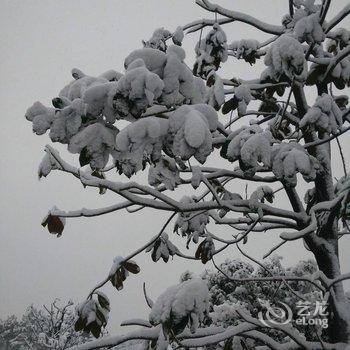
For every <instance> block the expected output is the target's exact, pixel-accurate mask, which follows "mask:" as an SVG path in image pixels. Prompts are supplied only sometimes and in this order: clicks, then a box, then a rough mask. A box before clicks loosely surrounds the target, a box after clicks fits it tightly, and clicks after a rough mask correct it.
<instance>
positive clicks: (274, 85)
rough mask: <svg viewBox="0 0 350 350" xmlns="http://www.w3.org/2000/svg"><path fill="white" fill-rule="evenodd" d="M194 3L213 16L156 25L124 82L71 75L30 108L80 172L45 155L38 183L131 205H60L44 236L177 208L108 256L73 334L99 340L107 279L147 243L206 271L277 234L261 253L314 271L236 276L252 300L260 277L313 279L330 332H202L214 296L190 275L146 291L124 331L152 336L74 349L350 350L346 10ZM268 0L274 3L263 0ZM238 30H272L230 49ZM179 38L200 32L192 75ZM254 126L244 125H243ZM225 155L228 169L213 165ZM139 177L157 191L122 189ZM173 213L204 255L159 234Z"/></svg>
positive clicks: (279, 328) (300, 2) (242, 327)
mask: <svg viewBox="0 0 350 350" xmlns="http://www.w3.org/2000/svg"><path fill="white" fill-rule="evenodd" d="M196 3H197V4H198V5H199V6H200V7H201V8H203V9H204V10H206V11H207V12H209V13H211V14H213V16H214V18H212V19H200V20H197V21H194V22H192V23H190V24H187V25H184V26H182V27H178V28H177V29H176V30H175V31H169V30H167V29H164V28H159V29H157V30H156V31H155V32H154V33H153V35H152V37H151V38H150V39H149V40H146V41H144V42H143V46H144V47H143V48H141V49H137V50H135V51H133V52H131V53H130V54H129V55H128V56H127V57H126V58H125V61H124V67H125V72H124V73H118V72H116V71H114V70H110V71H107V72H105V73H103V74H101V75H100V76H98V77H92V76H89V75H86V74H84V73H83V72H81V71H80V70H78V69H73V71H72V76H73V81H71V82H70V83H69V84H68V85H67V86H65V87H64V88H63V89H62V90H61V91H60V92H59V94H58V97H55V98H53V100H52V104H53V107H46V106H44V105H42V104H41V103H40V102H35V103H34V105H33V106H32V107H30V108H29V109H28V110H27V112H26V115H25V116H26V119H27V120H29V121H31V122H32V123H33V130H34V132H35V133H36V134H38V135H41V134H44V133H46V132H47V131H48V130H49V136H50V138H51V140H52V142H58V143H61V144H65V145H67V146H68V151H69V152H71V153H74V154H78V155H79V162H80V167H76V166H73V165H71V164H69V163H67V162H66V161H65V160H64V159H63V158H62V157H61V156H60V154H59V153H58V151H57V150H55V149H54V148H52V147H51V146H50V145H48V146H46V149H45V150H46V155H45V157H44V159H43V161H42V163H41V164H40V167H39V177H43V176H44V177H46V176H47V175H48V174H49V173H50V172H51V171H52V170H58V171H62V172H65V173H68V174H71V175H73V177H75V178H76V179H77V180H78V181H80V182H81V183H82V184H83V185H84V186H86V187H95V188H97V189H98V190H99V192H100V194H103V193H104V192H106V191H110V192H113V193H115V194H116V195H118V196H120V197H122V198H123V200H124V201H122V202H117V203H115V204H113V205H111V206H108V207H105V208H98V209H80V210H76V211H71V212H66V211H62V210H59V209H58V208H56V207H54V208H52V209H51V210H50V211H49V213H48V215H47V217H46V218H45V219H44V220H43V222H42V224H43V226H45V227H47V228H48V230H49V232H50V233H52V234H56V235H57V236H60V235H61V234H62V232H63V230H64V225H65V220H66V218H73V217H81V216H85V217H91V216H98V215H104V214H107V213H111V212H117V211H118V210H122V209H127V210H128V212H130V213H135V212H138V211H140V210H143V209H144V208H152V209H153V210H156V211H159V212H160V211H161V212H168V213H169V218H168V219H167V220H166V222H165V224H164V226H163V227H162V228H161V229H160V231H159V232H158V233H157V235H156V236H155V237H154V238H152V239H151V240H150V241H149V242H147V243H146V244H145V245H143V246H141V247H135V251H134V252H132V253H130V255H128V256H125V257H121V256H118V257H116V258H115V259H114V262H113V264H112V267H111V270H110V272H109V273H108V275H107V277H106V278H105V279H103V280H102V281H101V282H100V283H98V284H97V285H96V287H94V288H93V289H92V291H91V292H90V293H89V295H88V297H87V299H86V300H85V301H83V303H82V304H81V306H80V308H79V309H78V316H79V317H78V320H77V322H76V324H75V327H76V329H77V330H85V331H89V332H91V333H92V334H93V335H94V336H95V337H99V335H100V333H101V330H102V329H103V327H104V326H105V325H106V323H107V320H108V313H109V311H110V308H109V303H108V299H107V298H106V297H105V296H104V295H102V294H101V292H100V288H102V287H103V286H104V285H105V284H106V283H111V284H112V285H113V286H114V287H116V289H117V290H120V289H122V288H123V286H124V283H125V280H126V278H127V277H128V274H129V273H139V271H140V269H139V266H138V265H137V264H136V262H135V261H133V260H132V259H133V258H135V257H136V256H137V255H138V254H140V253H141V252H143V251H145V250H146V251H149V252H150V254H151V258H152V260H153V261H158V260H159V259H162V260H163V261H164V262H167V261H168V260H169V258H170V257H177V258H184V259H188V260H193V259H197V260H201V261H202V262H203V263H204V264H205V263H207V262H208V261H213V262H215V258H216V256H217V255H218V254H220V253H221V252H223V251H225V250H226V249H228V248H229V247H236V246H237V247H238V248H239V247H240V244H241V243H245V242H246V241H247V240H248V239H249V237H250V236H251V235H250V234H251V233H252V232H266V237H268V234H269V233H270V232H272V231H273V230H280V231H282V232H281V233H280V238H281V240H280V243H279V244H278V245H277V246H275V247H270V249H269V251H268V252H267V253H266V255H265V257H266V256H269V255H270V254H271V253H272V252H273V251H275V250H276V249H278V248H279V247H280V246H281V245H284V244H288V242H290V241H294V240H301V241H302V242H303V243H304V245H305V249H307V250H308V251H310V252H311V253H312V254H313V255H314V257H315V260H316V262H317V267H318V271H316V272H315V273H313V274H312V275H311V276H309V275H307V276H304V275H302V276H298V275H297V274H296V275H288V276H284V275H282V276H280V275H279V273H280V272H281V271H278V270H276V271H274V269H273V275H272V276H270V275H266V276H265V275H262V276H260V275H259V276H255V275H254V276H253V277H252V278H243V277H242V282H244V286H243V285H242V286H240V289H241V290H242V291H243V292H244V290H251V293H257V295H252V296H250V298H251V299H252V298H253V299H254V298H257V296H258V295H259V293H258V290H257V289H254V287H252V286H255V285H256V284H253V285H251V286H250V284H251V283H253V282H266V284H265V285H267V283H269V284H270V288H275V287H276V285H279V284H282V283H283V285H284V286H286V285H287V284H288V285H289V287H288V289H289V288H293V287H292V285H293V283H294V282H295V281H299V282H301V281H303V282H305V283H306V284H312V285H314V286H317V287H316V288H318V289H319V290H320V291H321V294H322V302H324V303H327V304H328V321H329V327H328V328H327V329H324V330H323V332H322V334H318V338H317V340H314V339H313V338H312V337H311V338H310V337H309V335H306V336H307V337H306V338H305V334H304V333H301V332H300V331H299V330H298V329H297V328H296V327H294V326H293V325H292V324H289V325H284V324H283V325H282V324H274V325H273V328H274V330H275V331H276V332H278V333H281V332H282V333H283V334H284V338H283V339H282V340H281V339H280V338H278V337H277V338H276V337H273V336H271V329H270V326H269V325H266V324H265V323H264V322H262V320H261V319H258V318H256V317H254V315H249V314H247V313H245V312H244V311H240V310H237V311H236V312H237V315H238V317H239V318H240V319H241V321H242V322H241V323H240V324H239V325H237V326H230V327H228V328H226V329H224V328H223V327H215V326H208V327H206V328H204V329H203V327H201V328H198V327H199V326H200V325H203V324H204V322H205V319H206V315H207V313H208V306H209V289H208V287H207V285H206V283H205V282H204V281H203V280H201V279H194V278H192V279H188V280H186V281H184V282H182V283H180V284H179V285H176V286H172V287H170V288H168V289H167V290H166V291H165V292H164V293H163V294H162V295H161V296H160V297H159V298H158V299H157V300H156V301H155V302H154V303H153V302H152V301H151V300H150V299H149V298H148V297H147V303H148V305H149V306H150V307H151V312H150V315H149V320H148V321H137V322H136V321H133V322H126V324H139V325H141V326H143V327H145V328H143V329H141V330H139V331H134V332H132V333H129V334H128V335H125V336H116V337H110V338H108V339H102V340H100V339H98V340H96V341H93V342H90V343H89V344H85V345H81V346H77V347H74V349H95V348H100V347H102V346H114V345H119V344H122V343H124V342H126V341H129V340H132V339H144V340H145V344H146V345H145V348H148V347H149V346H150V347H151V348H152V349H155V348H156V349H157V350H163V349H167V348H169V346H170V345H169V344H174V343H176V344H177V345H176V346H177V347H178V348H200V347H202V346H209V345H213V346H216V345H215V344H217V343H220V342H222V341H229V340H230V339H233V337H235V336H240V337H242V338H244V339H254V340H258V341H259V342H260V344H264V345H261V346H260V345H259V349H266V348H271V349H278V350H280V349H285V350H289V349H321V348H324V349H337V350H343V349H345V348H347V349H348V344H349V343H350V303H349V300H348V299H347V298H346V296H345V293H344V288H343V284H342V283H343V282H342V281H343V280H346V279H349V278H350V274H349V273H347V274H344V273H342V272H341V267H340V260H339V239H340V238H341V237H343V236H344V235H348V234H349V233H350V232H349V219H350V206H349V199H350V177H349V175H348V174H347V163H348V160H346V159H345V156H344V154H343V152H342V148H341V145H340V141H339V137H340V135H344V134H345V133H346V132H348V131H349V130H350V126H349V125H348V124H349V121H350V110H349V108H348V107H347V103H348V96H347V95H344V94H342V95H339V94H338V93H339V90H344V89H345V88H346V87H348V86H349V83H350V60H349V54H350V32H349V31H348V30H347V29H341V28H336V27H337V26H338V24H339V23H340V22H341V21H342V20H343V19H344V18H346V16H347V15H348V14H349V13H350V5H348V4H347V5H346V6H345V7H344V8H343V9H342V10H341V11H340V12H339V13H338V14H337V15H336V16H335V17H334V18H328V17H327V13H328V10H329V7H330V5H331V0H322V1H315V0H290V1H289V6H287V4H288V2H287V1H286V12H287V11H288V13H287V14H286V15H285V16H283V18H282V19H281V24H280V25H275V24H269V23H265V22H263V21H260V20H258V19H256V18H254V17H253V16H249V15H246V14H244V13H241V12H237V11H232V10H229V9H226V8H223V7H222V6H220V5H218V4H213V3H212V2H211V1H210V0H196ZM135 6H137V5H135ZM259 6H264V2H262V1H257V9H258V8H259ZM326 19H327V21H326ZM237 21H240V22H244V23H245V24H247V25H251V26H253V27H255V28H256V29H257V30H260V31H262V32H264V33H266V34H269V37H268V38H267V40H266V41H264V42H258V41H257V40H255V39H249V38H242V40H238V41H237V40H235V41H233V42H231V43H228V42H227V37H226V33H225V31H224V29H223V27H224V26H227V25H229V24H230V23H233V22H237ZM207 27H209V30H208V31H206V28H207ZM185 32H186V34H189V33H194V32H198V33H199V38H198V41H197V44H196V46H195V48H194V54H195V64H194V66H193V70H191V69H189V68H188V66H187V65H186V63H185V57H186V53H185V51H184V49H183V48H182V47H181V45H182V41H183V39H184V34H185ZM170 40H172V42H173V44H170ZM262 58H263V59H264V63H265V66H266V69H264V70H263V71H262V72H258V71H257V72H256V79H254V80H247V79H244V77H234V76H233V74H231V75H230V76H228V77H226V78H224V77H222V76H220V74H222V71H221V70H220V68H221V66H222V65H224V64H225V63H226V62H228V61H230V62H234V61H235V60H236V59H238V60H244V61H245V62H247V63H249V64H250V65H254V64H255V63H256V62H257V61H258V60H260V59H262ZM236 71H237V70H236ZM307 91H314V92H315V93H316V94H317V97H316V99H315V100H311V101H307V96H310V95H309V94H307ZM248 108H250V109H248ZM218 112H220V116H219V115H218ZM249 118H250V120H249V123H247V125H245V126H242V127H235V126H236V125H237V122H239V121H240V122H242V121H243V120H247V119H249ZM126 122H129V124H128V125H127V126H125V125H126ZM247 122H248V121H247ZM346 135H347V134H346ZM334 144H336V147H337V148H336V149H335V148H334V146H333V145H334ZM219 151H220V152H219ZM338 151H339V152H340V155H341V159H342V162H343V165H342V169H341V170H342V171H343V172H344V176H343V177H341V178H339V177H338V179H334V169H332V158H333V155H334V152H338ZM219 159H220V165H218V166H217V167H215V166H212V165H213V164H215V162H216V164H218V163H219V162H218V160H219ZM209 161H210V163H209ZM113 171H114V172H113ZM142 171H143V172H147V174H148V184H146V183H145V182H146V181H143V180H144V178H143V180H142V177H141V178H140V182H136V181H126V182H122V179H124V180H125V179H126V177H127V178H131V177H132V176H134V175H135V174H136V173H140V172H142ZM113 173H114V176H113ZM115 173H117V179H116V178H115V177H116V174H115ZM239 179H241V180H245V181H247V182H249V183H252V184H256V186H255V187H254V185H253V187H251V188H253V191H250V193H248V191H244V188H242V186H241V183H239V182H238V180H239ZM304 181H305V182H308V183H310V186H309V187H310V188H309V189H308V190H307V191H306V193H304V192H305V191H301V190H300V188H302V187H300V186H297V185H298V184H301V183H303V182H304ZM174 192H175V194H174ZM184 194H186V195H184ZM181 195H184V196H183V197H182V198H181ZM283 195H284V197H283ZM277 196H280V198H283V200H285V201H287V202H288V204H289V207H287V208H286V209H281V208H280V207H279V205H278V204H276V202H274V201H275V197H277ZM303 197H304V202H305V203H303V199H302V198H303ZM179 198H181V199H179ZM173 219H176V221H175V223H174V231H175V232H176V233H178V234H179V235H180V236H183V237H185V241H186V246H187V247H188V246H189V245H195V246H196V253H195V255H188V254H185V253H184V252H183V251H181V249H179V248H178V247H176V246H175V245H174V244H173V243H172V242H171V236H169V235H168V234H166V233H165V231H166V230H168V229H167V228H168V225H169V224H170V223H171V222H172V220H173ZM216 225H220V226H221V227H222V226H223V225H226V227H227V233H228V234H229V236H225V235H223V234H215V232H216V230H215V227H217V226H216ZM266 244H269V240H268V239H266ZM271 245H272V243H271ZM294 272H295V273H296V271H294ZM246 285H247V286H246ZM281 290H282V289H281ZM244 293H245V292H244ZM279 293H280V292H279ZM274 334H275V333H274Z"/></svg>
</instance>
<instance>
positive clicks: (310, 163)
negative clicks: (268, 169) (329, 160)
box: [271, 142, 319, 187]
mask: <svg viewBox="0 0 350 350" xmlns="http://www.w3.org/2000/svg"><path fill="white" fill-rule="evenodd" d="M271 159H272V171H273V173H274V174H275V175H276V177H277V179H278V180H280V181H282V182H283V183H285V184H286V185H287V186H289V187H295V186H296V184H297V177H296V175H297V173H298V172H299V173H300V174H301V175H302V176H303V178H304V180H305V181H307V182H310V181H312V180H314V179H315V177H316V171H317V170H318V169H319V164H318V161H317V160H316V159H315V158H314V157H312V156H311V155H309V154H308V153H307V151H306V150H305V148H304V147H303V146H301V145H299V144H297V143H295V142H291V143H280V144H276V145H274V146H273V147H272V153H271Z"/></svg>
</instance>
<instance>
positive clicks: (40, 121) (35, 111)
mask: <svg viewBox="0 0 350 350" xmlns="http://www.w3.org/2000/svg"><path fill="white" fill-rule="evenodd" d="M25 118H26V119H27V120H29V121H31V122H32V123H33V132H35V133H36V134H37V135H43V134H45V133H46V131H47V130H48V129H50V127H51V124H52V122H53V121H54V118H55V109H54V108H49V107H45V106H44V105H43V104H42V103H40V102H39V101H37V102H35V103H34V104H33V105H32V106H31V107H29V108H28V109H27V111H26V113H25Z"/></svg>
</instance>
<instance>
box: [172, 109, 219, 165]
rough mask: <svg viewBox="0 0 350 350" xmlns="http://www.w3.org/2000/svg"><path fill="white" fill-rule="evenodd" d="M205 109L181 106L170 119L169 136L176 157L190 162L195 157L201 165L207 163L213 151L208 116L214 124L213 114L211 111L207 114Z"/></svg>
mask: <svg viewBox="0 0 350 350" xmlns="http://www.w3.org/2000/svg"><path fill="white" fill-rule="evenodd" d="M204 109H205V107H204V106H200V107H197V108H194V107H193V106H181V107H179V108H178V109H177V110H176V111H175V112H173V113H172V114H171V115H170V117H169V134H170V136H169V137H170V139H171V140H172V152H173V154H174V156H178V157H180V158H181V159H182V160H188V159H189V158H191V157H192V156H194V157H195V158H196V159H197V160H198V161H199V162H200V163H203V162H205V160H206V158H207V156H208V155H209V154H210V153H211V151H212V136H211V133H210V129H209V122H208V119H207V116H208V117H209V118H210V119H211V122H212V124H214V123H215V122H213V113H212V112H211V111H210V109H208V110H207V112H206V114H203V113H201V112H200V110H203V111H204Z"/></svg>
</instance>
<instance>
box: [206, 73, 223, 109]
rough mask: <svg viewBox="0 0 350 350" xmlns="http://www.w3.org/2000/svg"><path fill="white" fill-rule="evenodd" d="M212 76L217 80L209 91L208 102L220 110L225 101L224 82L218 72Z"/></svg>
mask: <svg viewBox="0 0 350 350" xmlns="http://www.w3.org/2000/svg"><path fill="white" fill-rule="evenodd" d="M210 77H211V78H214V80H215V82H214V84H213V85H212V86H211V87H210V88H209V90H208V92H207V103H208V105H209V106H213V107H214V108H215V109H216V110H219V109H220V108H221V106H222V105H223V104H224V103H225V91H224V84H223V82H222V79H221V78H220V77H219V75H218V74H214V75H210Z"/></svg>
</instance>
